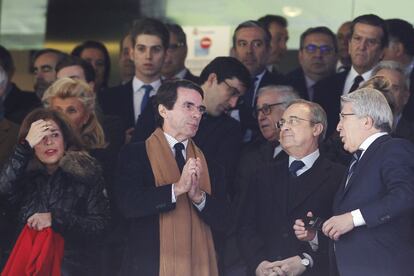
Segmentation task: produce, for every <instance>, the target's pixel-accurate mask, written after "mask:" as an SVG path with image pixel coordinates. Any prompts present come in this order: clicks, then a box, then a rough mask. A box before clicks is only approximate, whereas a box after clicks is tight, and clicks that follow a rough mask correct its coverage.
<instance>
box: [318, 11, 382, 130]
mask: <svg viewBox="0 0 414 276" xmlns="http://www.w3.org/2000/svg"><path fill="white" fill-rule="evenodd" d="M351 30H352V35H351V39H350V41H349V53H350V55H351V61H352V67H351V69H350V70H347V71H344V72H341V73H337V74H335V75H333V76H331V77H329V78H326V79H324V80H322V81H320V82H319V83H317V84H316V85H315V87H314V92H315V95H314V101H315V102H317V103H319V104H320V105H321V106H322V107H323V108H324V109H325V111H326V113H327V115H328V131H327V135H328V136H330V135H331V134H332V133H333V132H334V131H335V126H336V125H337V123H338V115H337V114H338V113H339V111H340V97H341V95H346V94H348V93H349V92H352V91H354V90H356V89H357V88H358V87H360V86H361V85H362V83H363V82H364V81H366V80H368V79H369V78H370V77H371V75H372V70H373V68H374V67H375V65H377V64H378V62H379V61H380V60H381V59H382V57H383V55H384V49H385V47H387V45H388V31H387V27H386V24H385V21H384V20H383V19H382V18H380V17H378V16H376V15H374V14H366V15H361V16H358V17H357V18H355V19H354V20H353V21H352V26H351Z"/></svg>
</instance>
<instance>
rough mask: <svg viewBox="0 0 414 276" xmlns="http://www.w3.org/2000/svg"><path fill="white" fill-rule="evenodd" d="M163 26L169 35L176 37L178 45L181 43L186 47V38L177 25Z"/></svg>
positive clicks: (168, 24)
mask: <svg viewBox="0 0 414 276" xmlns="http://www.w3.org/2000/svg"><path fill="white" fill-rule="evenodd" d="M165 26H166V27H167V29H168V31H169V32H170V33H173V34H175V35H176V36H177V40H178V42H179V43H182V44H183V45H184V46H187V36H186V34H185V32H184V30H183V28H181V26H180V25H178V24H172V23H166V24H165Z"/></svg>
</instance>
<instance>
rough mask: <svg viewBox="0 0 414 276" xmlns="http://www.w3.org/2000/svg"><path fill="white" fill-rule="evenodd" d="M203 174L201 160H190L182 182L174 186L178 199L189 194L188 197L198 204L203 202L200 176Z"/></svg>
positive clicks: (181, 178) (182, 176)
mask: <svg viewBox="0 0 414 276" xmlns="http://www.w3.org/2000/svg"><path fill="white" fill-rule="evenodd" d="M202 173H203V168H202V166H201V160H200V158H198V157H197V158H189V159H188V160H187V163H186V164H185V165H184V167H183V172H182V173H181V177H180V180H178V182H177V183H175V184H174V193H175V196H176V197H178V196H179V195H181V194H185V193H187V194H188V197H189V198H190V199H191V200H192V201H193V202H194V203H196V204H200V203H201V201H202V200H203V191H202V190H201V189H200V176H201V174H202Z"/></svg>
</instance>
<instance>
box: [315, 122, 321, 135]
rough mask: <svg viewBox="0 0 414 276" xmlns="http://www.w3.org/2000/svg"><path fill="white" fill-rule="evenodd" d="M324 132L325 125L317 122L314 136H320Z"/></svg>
mask: <svg viewBox="0 0 414 276" xmlns="http://www.w3.org/2000/svg"><path fill="white" fill-rule="evenodd" d="M322 132H323V125H322V124H321V123H317V124H315V126H314V130H313V135H314V136H319V135H321V134H322Z"/></svg>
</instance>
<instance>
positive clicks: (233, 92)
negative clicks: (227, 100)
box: [223, 80, 242, 98]
mask: <svg viewBox="0 0 414 276" xmlns="http://www.w3.org/2000/svg"><path fill="white" fill-rule="evenodd" d="M223 82H224V83H225V84H226V85H227V86H228V87H229V88H230V90H231V91H230V97H231V98H232V97H240V96H241V94H242V93H241V92H240V90H239V89H237V88H236V87H234V86H231V85H230V84H228V82H227V81H226V80H223Z"/></svg>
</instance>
